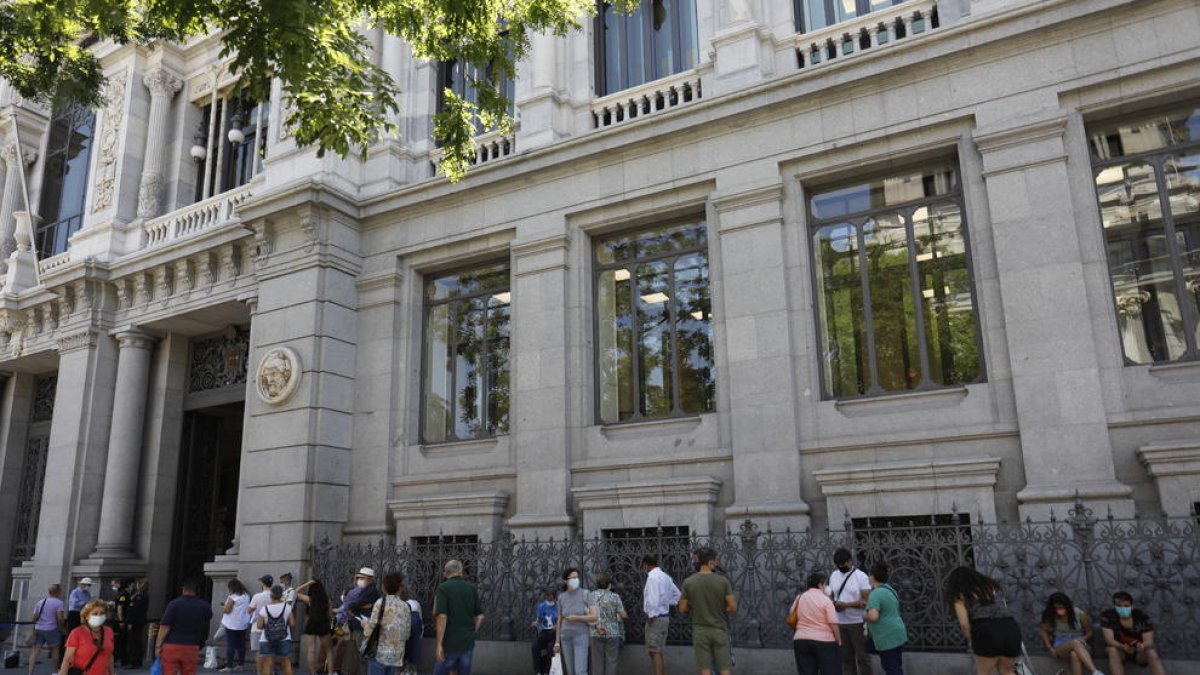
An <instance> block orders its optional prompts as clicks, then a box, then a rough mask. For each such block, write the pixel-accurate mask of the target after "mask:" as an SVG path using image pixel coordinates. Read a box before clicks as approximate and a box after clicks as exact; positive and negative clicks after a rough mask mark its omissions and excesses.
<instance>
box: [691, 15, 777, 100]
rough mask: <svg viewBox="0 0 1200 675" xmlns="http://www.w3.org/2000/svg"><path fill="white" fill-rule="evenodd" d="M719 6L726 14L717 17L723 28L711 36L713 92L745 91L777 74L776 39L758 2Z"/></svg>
mask: <svg viewBox="0 0 1200 675" xmlns="http://www.w3.org/2000/svg"><path fill="white" fill-rule="evenodd" d="M717 4H718V6H719V7H720V9H722V10H723V11H721V16H720V17H718V20H719V26H720V28H719V29H718V30H717V33H716V34H715V35H713V37H712V46H713V53H714V55H715V58H714V61H713V65H714V66H715V69H714V75H715V82H714V91H713V93H714V94H716V93H723V92H725V91H730V90H733V89H740V88H744V87H746V86H748V85H751V84H754V83H756V82H760V81H762V80H765V79H767V78H769V77H771V76H772V75H774V71H775V67H774V66H775V54H774V51H775V45H774V39H773V37H772V35H771V31H770V30H769V29H768V28H767V26H766V25H765V24H764V21H763V17H762V16H759V11H760V9H761V8H759V7H758V6H757V4H758V3H755V2H752V0H729V1H728V2H725V3H717ZM706 93H707V92H706Z"/></svg>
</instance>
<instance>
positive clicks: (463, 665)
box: [433, 649, 475, 675]
mask: <svg viewBox="0 0 1200 675" xmlns="http://www.w3.org/2000/svg"><path fill="white" fill-rule="evenodd" d="M474 658H475V650H474V649H469V650H467V651H465V652H446V660H445V661H438V662H437V663H436V664H435V665H434V666H433V675H450V673H451V672H453V671H458V675H471V660H472V659H474Z"/></svg>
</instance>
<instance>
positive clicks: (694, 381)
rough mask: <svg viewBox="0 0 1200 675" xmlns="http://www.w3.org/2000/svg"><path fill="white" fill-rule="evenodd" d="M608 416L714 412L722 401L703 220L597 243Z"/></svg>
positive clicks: (601, 379) (602, 407) (604, 412)
mask: <svg viewBox="0 0 1200 675" xmlns="http://www.w3.org/2000/svg"><path fill="white" fill-rule="evenodd" d="M593 253H594V256H595V258H594V270H595V283H596V333H597V334H596V382H597V387H598V391H597V397H596V398H597V408H598V410H597V415H598V417H599V419H600V421H601V422H603V423H606V424H612V423H616V422H632V421H637V420H647V419H660V418H665V417H680V416H684V415H696V414H699V413H705V412H712V410H713V409H714V407H715V404H716V378H715V368H714V366H713V341H712V296H711V293H710V291H709V286H708V231H707V227H706V225H705V223H704V221H689V222H685V223H679V224H675V225H666V226H659V227H655V228H652V229H647V230H640V231H637V232H632V233H623V234H619V235H616V236H612V237H607V238H605V239H601V240H599V241H597V242H596V245H595V248H594V252H593Z"/></svg>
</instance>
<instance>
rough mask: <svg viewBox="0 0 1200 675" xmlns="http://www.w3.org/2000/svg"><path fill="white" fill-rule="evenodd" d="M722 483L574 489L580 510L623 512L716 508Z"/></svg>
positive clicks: (675, 481) (699, 479) (701, 479)
mask: <svg viewBox="0 0 1200 675" xmlns="http://www.w3.org/2000/svg"><path fill="white" fill-rule="evenodd" d="M720 491H721V481H720V479H717V478H713V477H712V476H696V477H683V478H663V479H661V480H644V481H630V482H628V483H605V484H600V485H585V486H583V487H576V488H571V494H573V495H574V496H575V501H576V503H578V504H579V508H581V509H583V510H585V511H588V510H595V509H621V508H631V507H657V506H666V505H668V504H708V505H712V504H716V503H717V494H718V493H720Z"/></svg>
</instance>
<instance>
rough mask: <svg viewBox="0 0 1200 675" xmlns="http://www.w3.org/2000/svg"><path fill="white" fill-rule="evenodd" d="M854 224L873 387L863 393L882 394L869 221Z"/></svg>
mask: <svg viewBox="0 0 1200 675" xmlns="http://www.w3.org/2000/svg"><path fill="white" fill-rule="evenodd" d="M852 224H853V225H854V235H855V237H856V238H857V240H858V279H859V284H861V286H862V295H863V317H864V320H865V322H866V334H867V370H868V372H869V374H870V375H871V385H870V386H869V387H867V388H866V391H865V392H863V393H865V394H882V393H883V388H882V387H880V386H879V366H878V363H877V358H876V356H875V317H874V315H873V314H872V312H871V284H870V281H869V280H868V277H867V275H868V274H869V273H870V269H869V267H868V265H867V245H866V240H867V237H866V235H865V234H864V233H863V228H864V227H865V226H866V224H867V221H866V220H863V221H861V222H859V223H852Z"/></svg>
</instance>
